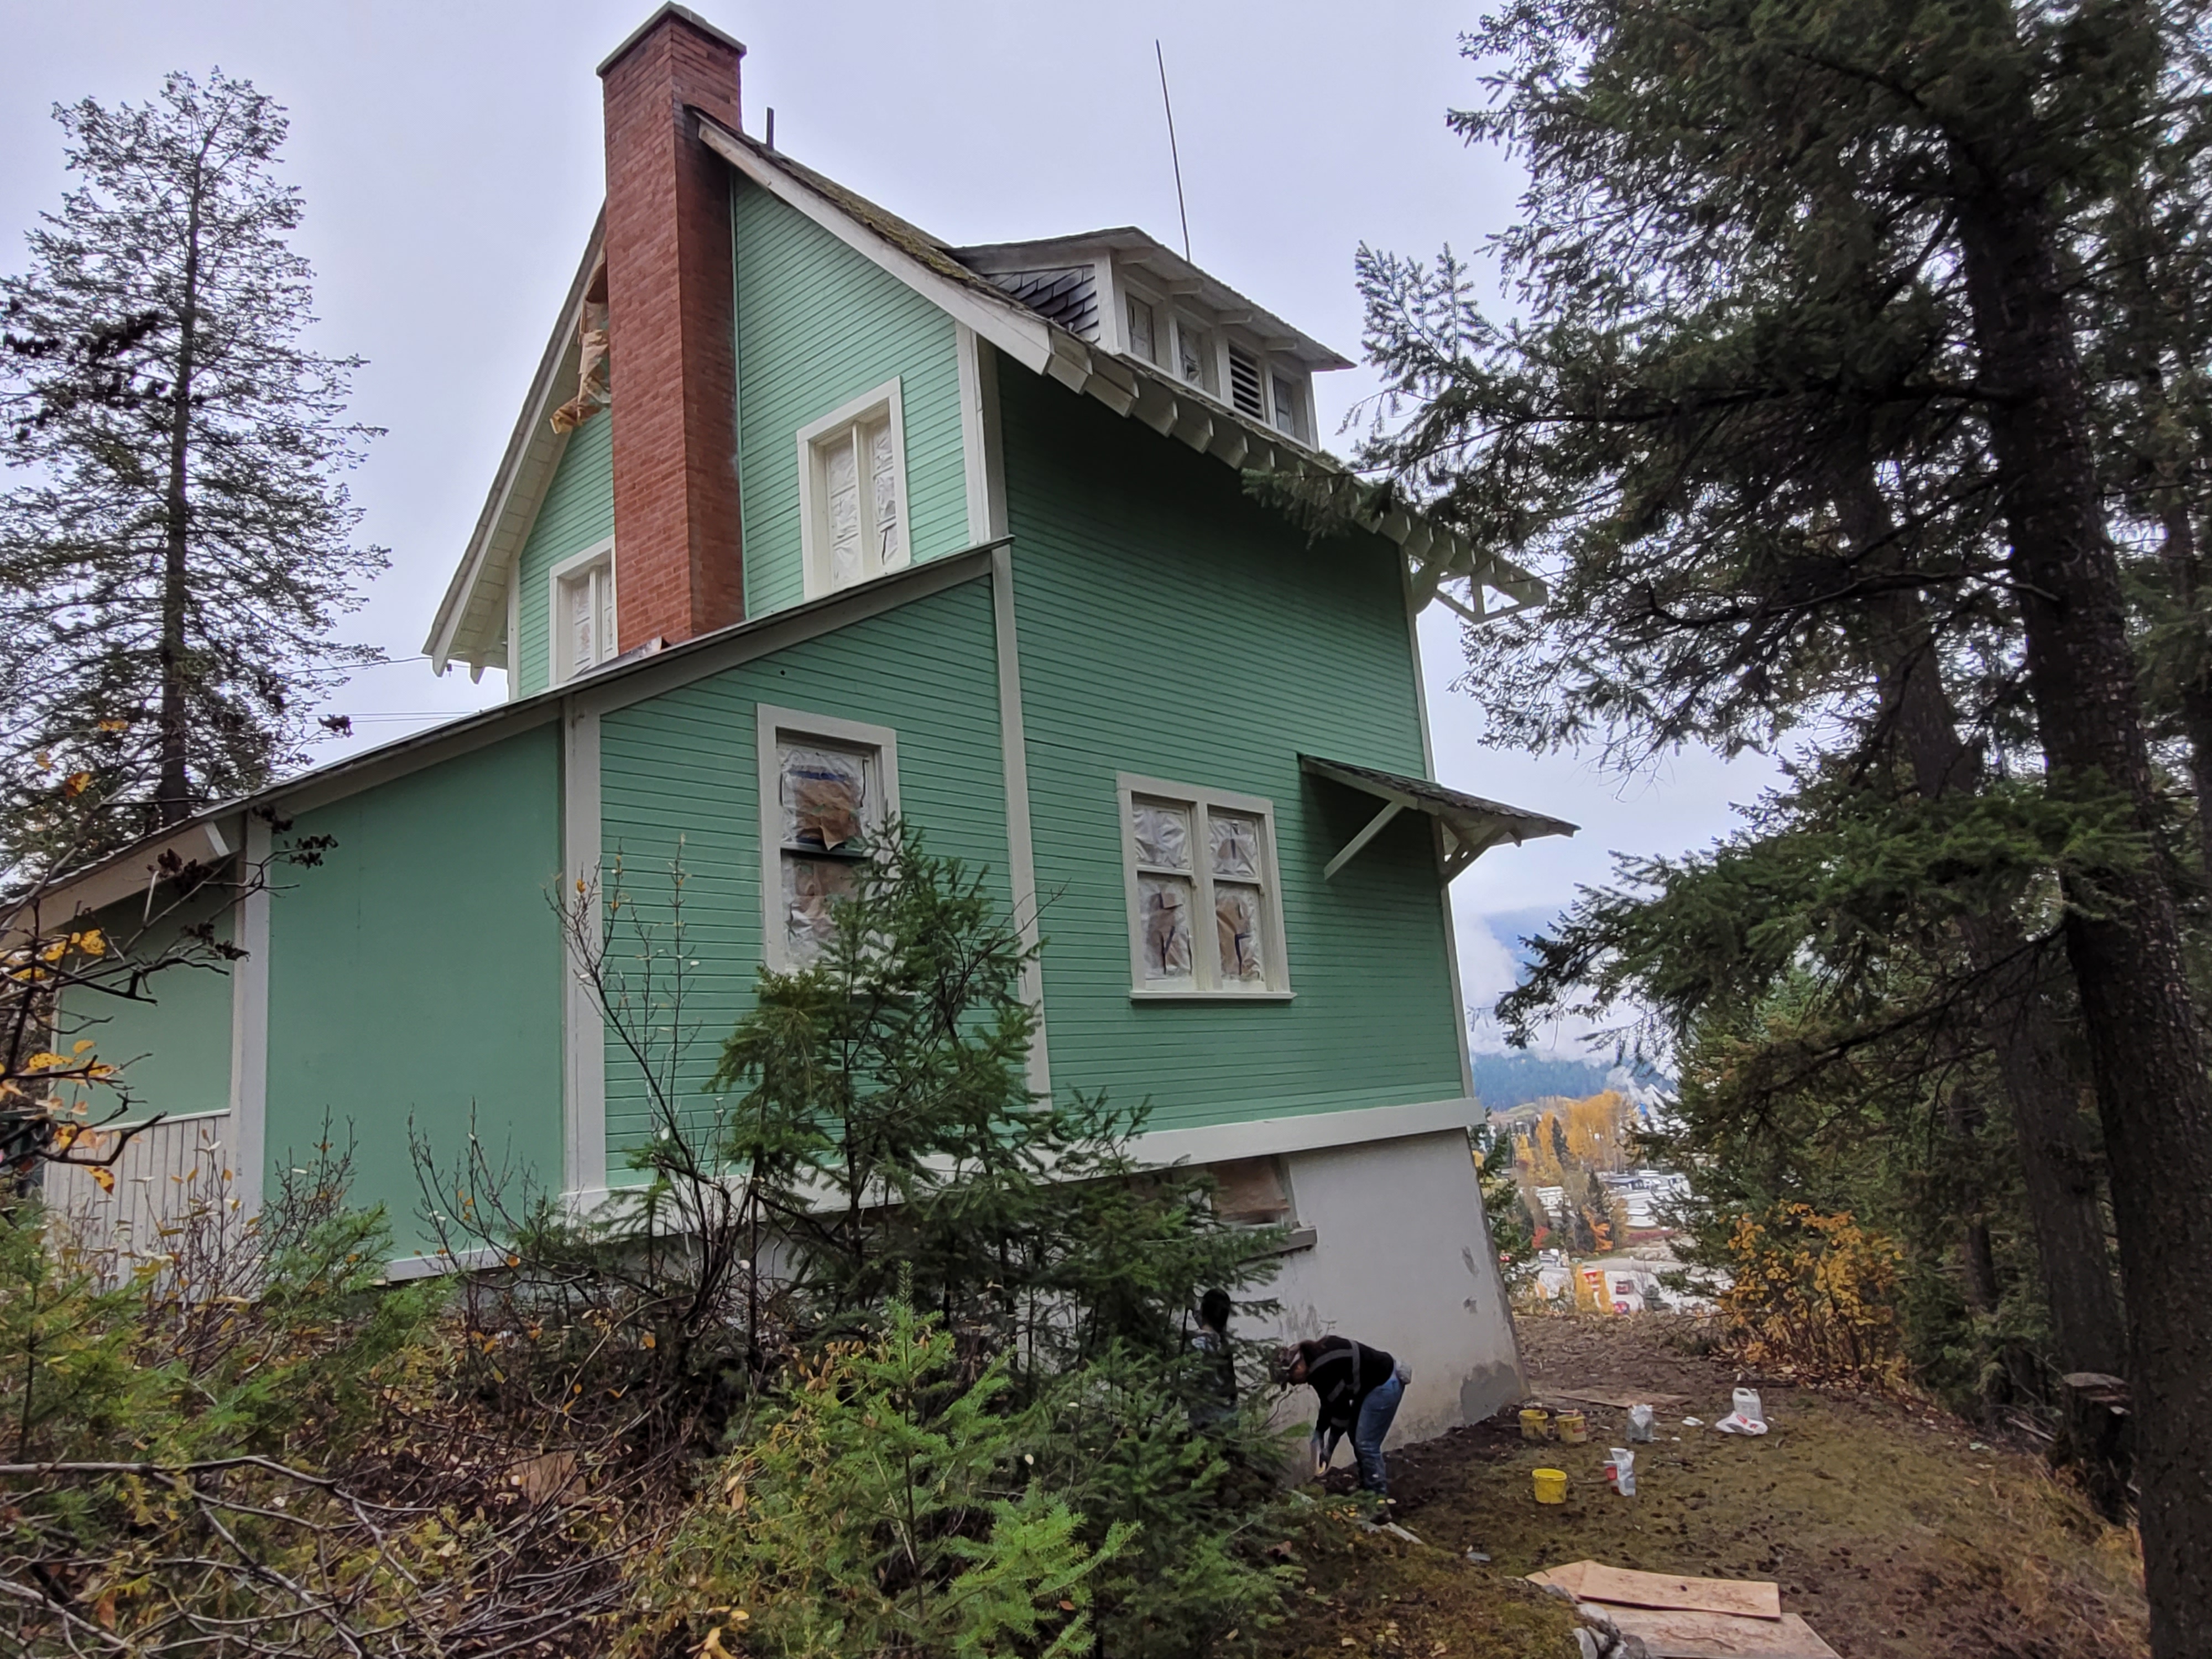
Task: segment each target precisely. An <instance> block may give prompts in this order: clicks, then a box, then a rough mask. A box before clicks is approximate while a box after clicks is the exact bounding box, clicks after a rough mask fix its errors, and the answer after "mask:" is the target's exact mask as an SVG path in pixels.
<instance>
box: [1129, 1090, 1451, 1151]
mask: <svg viewBox="0 0 2212 1659" xmlns="http://www.w3.org/2000/svg"><path fill="white" fill-rule="evenodd" d="M1484 1115H1485V1114H1484V1110H1483V1105H1482V1103H1481V1102H1480V1101H1479V1100H1475V1099H1473V1098H1462V1099H1459V1100H1432V1101H1425V1102H1423V1103H1419V1104H1418V1105H1411V1106H1359V1107H1353V1108H1352V1109H1349V1110H1346V1111H1339V1112H1304V1113H1300V1114H1298V1115H1295V1116H1291V1117H1263V1118H1253V1119H1249V1120H1248V1121H1244V1122H1242V1123H1217V1124H1209V1125H1207V1126H1206V1127H1202V1128H1195V1129H1154V1130H1152V1131H1150V1132H1149V1133H1145V1134H1141V1135H1139V1136H1138V1137H1137V1138H1136V1139H1134V1140H1133V1141H1132V1142H1131V1143H1130V1147H1129V1150H1130V1153H1131V1155H1132V1156H1133V1157H1134V1158H1136V1159H1137V1161H1138V1162H1139V1163H1140V1164H1152V1165H1165V1164H1218V1163H1221V1162H1223V1161H1224V1160H1225V1159H1228V1158H1267V1157H1273V1156H1275V1155H1277V1154H1279V1153H1284V1152H1325V1151H1327V1150H1328V1149H1329V1148H1331V1147H1334V1146H1359V1145H1362V1144H1364V1143H1365V1142H1367V1141H1371V1140H1403V1139H1406V1137H1407V1136H1408V1135H1430V1134H1441V1133H1443V1132H1444V1131H1446V1130H1448V1129H1468V1128H1472V1127H1474V1126H1475V1125H1476V1124H1478V1123H1480V1122H1481V1121H1482V1120H1483V1117H1484Z"/></svg>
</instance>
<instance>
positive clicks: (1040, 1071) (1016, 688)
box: [991, 544, 1052, 1099]
mask: <svg viewBox="0 0 2212 1659" xmlns="http://www.w3.org/2000/svg"><path fill="white" fill-rule="evenodd" d="M991 627H992V634H993V635H994V639H995V641H996V642H997V645H998V657H999V748H1000V774H1001V775H1002V776H1003V778H1004V781H1005V787H1006V884H1007V887H1008V890H1009V891H1010V892H1011V894H1012V898H1013V902H1014V926H1015V927H1016V929H1017V930H1018V933H1019V936H1020V939H1021V941H1022V948H1023V949H1024V950H1026V951H1030V952H1032V953H1034V952H1035V951H1036V948H1037V940H1038V933H1037V887H1036V842H1035V839H1034V837H1033V836H1032V835H1031V833H1030V758H1029V739H1028V738H1027V737H1026V736H1025V735H1024V730H1023V726H1022V651H1021V643H1020V641H1019V640H1018V638H1017V637H1016V635H1015V632H1014V556H1013V550H1012V548H1010V547H1007V546H1005V545H1003V544H1002V545H1000V546H998V547H995V548H994V549H992V550H991ZM1022 1000H1023V1001H1024V1002H1026V1003H1027V1004H1029V1006H1030V1010H1031V1012H1034V1013H1035V1014H1036V1035H1035V1036H1033V1037H1032V1038H1031V1040H1030V1058H1029V1079H1028V1082H1029V1089H1030V1093H1031V1094H1033V1095H1036V1096H1037V1097H1040V1098H1042V1099H1049V1098H1051V1096H1052V1060H1051V1056H1050V1054H1049V1052H1048V1044H1047V1041H1046V1036H1045V1014H1044V963H1043V961H1042V958H1041V957H1036V956H1035V955H1034V954H1032V956H1031V957H1030V963H1029V966H1028V967H1026V968H1025V969H1023V970H1022Z"/></svg>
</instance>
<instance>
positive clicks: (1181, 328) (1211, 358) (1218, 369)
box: [1161, 306, 1229, 403]
mask: <svg viewBox="0 0 2212 1659" xmlns="http://www.w3.org/2000/svg"><path fill="white" fill-rule="evenodd" d="M1168 309H1169V312H1170V315H1171V316H1172V317H1173V319H1174V323H1173V326H1172V327H1171V329H1170V332H1169V335H1168V360H1167V362H1165V363H1164V364H1162V365H1161V367H1162V368H1165V369H1166V370H1167V372H1168V378H1169V379H1170V380H1173V381H1174V382H1175V383H1176V385H1177V386H1190V387H1192V388H1194V390H1196V391H1199V392H1204V393H1205V394H1206V396H1207V397H1209V398H1216V399H1218V400H1219V401H1221V402H1224V403H1226V402H1227V401H1228V399H1226V398H1223V397H1222V396H1221V393H1220V392H1218V390H1217V389H1216V388H1217V387H1218V386H1220V384H1221V377H1222V376H1223V375H1224V374H1226V373H1227V372H1228V361H1229V360H1228V359H1227V358H1225V357H1224V356H1222V355H1221V351H1222V341H1221V331H1220V330H1219V329H1218V328H1216V327H1214V326H1213V325H1211V324H1209V323H1201V322H1200V321H1199V320H1198V319H1197V318H1195V317H1194V316H1192V315H1191V314H1190V313H1188V312H1187V311H1185V310H1184V309H1183V308H1182V307H1180V306H1173V307H1168ZM1186 334H1188V336H1190V337H1191V339H1192V341H1193V343H1194V345H1195V347H1196V354H1195V355H1196V356H1197V358H1198V363H1199V378H1198V379H1197V380H1186V379H1185V378H1184V377H1183V372H1182V343H1183V337H1184V336H1185V335H1186Z"/></svg>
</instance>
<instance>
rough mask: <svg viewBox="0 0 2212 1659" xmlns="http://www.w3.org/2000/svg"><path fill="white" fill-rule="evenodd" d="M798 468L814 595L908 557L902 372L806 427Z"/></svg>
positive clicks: (811, 593) (871, 575) (802, 532)
mask: <svg viewBox="0 0 2212 1659" xmlns="http://www.w3.org/2000/svg"><path fill="white" fill-rule="evenodd" d="M799 487H800V490H801V494H802V506H801V513H800V540H801V541H802V543H803V544H804V546H805V565H806V596H807V598H809V599H817V598H819V597H820V596H821V595H823V594H824V593H834V592H837V590H839V589H840V588H845V587H850V586H853V585H854V583H856V582H864V581H868V580H872V579H873V578H875V577H878V576H880V575H882V574H884V573H885V572H886V571H890V570H896V569H898V568H900V567H901V566H902V565H903V564H905V563H906V562H907V558H908V545H907V497H906V423H905V419H904V416H903V412H902V406H901V404H900V400H899V383H898V382H897V381H896V380H892V381H890V382H889V383H888V384H886V385H884V386H878V387H877V388H876V389H875V390H874V391H872V392H864V393H862V394H861V395H860V397H858V398H854V399H853V400H852V401H851V402H850V403H848V404H843V405H842V407H840V408H837V409H834V410H831V411H830V412H829V414H827V415H825V416H823V417H822V418H821V419H820V420H817V421H813V422H809V423H808V424H807V425H805V427H802V428H800V429H799Z"/></svg>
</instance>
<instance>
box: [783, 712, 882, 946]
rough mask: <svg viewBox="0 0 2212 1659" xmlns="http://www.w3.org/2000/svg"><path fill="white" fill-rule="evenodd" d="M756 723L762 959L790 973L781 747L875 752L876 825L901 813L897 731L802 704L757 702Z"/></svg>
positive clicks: (879, 825)
mask: <svg viewBox="0 0 2212 1659" xmlns="http://www.w3.org/2000/svg"><path fill="white" fill-rule="evenodd" d="M755 726H756V733H757V735H756V739H755V741H756V744H757V752H758V755H759V760H760V848H761V960H762V961H763V962H764V963H767V964H768V966H769V968H770V969H773V970H774V971H775V972H776V973H779V974H787V973H789V972H791V971H792V969H793V965H794V964H793V962H792V960H791V957H790V953H789V952H788V951H787V950H786V949H785V948H784V946H785V940H784V916H783V859H784V852H785V848H784V845H783V769H782V767H781V764H780V763H779V759H778V757H779V755H780V752H781V746H782V745H783V744H786V743H791V742H798V743H813V744H821V745H822V746H823V748H826V749H844V750H858V751H860V752H861V753H862V754H865V755H868V756H870V757H872V759H873V761H874V763H875V781H876V802H877V807H876V812H877V817H876V821H875V823H873V824H872V825H871V826H870V827H871V828H880V827H881V826H882V825H883V824H884V823H886V822H887V821H889V820H890V819H891V818H895V817H897V816H898V810H899V804H898V799H899V796H898V733H897V732H894V731H893V730H892V729H891V728H890V726H870V725H868V724H867V723H866V722H865V721H862V720H845V719H842V718H841V717H840V716H838V715H836V714H814V713H811V712H810V711H808V710H806V709H803V708H776V707H775V706H774V705H772V704H769V703H761V704H759V705H757V716H756V721H755Z"/></svg>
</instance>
